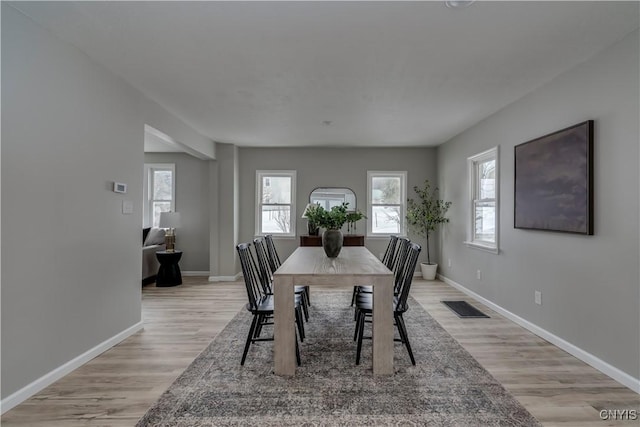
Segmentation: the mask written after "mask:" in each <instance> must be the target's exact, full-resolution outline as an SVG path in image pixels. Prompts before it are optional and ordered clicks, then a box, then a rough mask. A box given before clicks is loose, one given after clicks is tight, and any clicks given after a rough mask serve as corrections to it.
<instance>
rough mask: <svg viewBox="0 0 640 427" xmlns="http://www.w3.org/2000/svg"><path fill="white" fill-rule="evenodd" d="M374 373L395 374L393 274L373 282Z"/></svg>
mask: <svg viewBox="0 0 640 427" xmlns="http://www.w3.org/2000/svg"><path fill="white" fill-rule="evenodd" d="M373 285H374V286H373V374H374V375H392V374H393V276H389V277H376V278H375V279H374V283H373Z"/></svg>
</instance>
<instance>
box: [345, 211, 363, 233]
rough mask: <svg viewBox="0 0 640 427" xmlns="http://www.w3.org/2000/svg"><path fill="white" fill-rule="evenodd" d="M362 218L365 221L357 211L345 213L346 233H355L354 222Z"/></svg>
mask: <svg viewBox="0 0 640 427" xmlns="http://www.w3.org/2000/svg"><path fill="white" fill-rule="evenodd" d="M363 218H365V219H366V218H367V217H366V216H365V214H363V213H362V212H360V211H359V210H357V209H356V210H355V211H353V212H349V213H347V233H349V234H351V233H355V231H356V222H358V221H360V220H361V219H363Z"/></svg>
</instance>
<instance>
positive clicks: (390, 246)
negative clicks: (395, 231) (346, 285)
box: [351, 235, 398, 307]
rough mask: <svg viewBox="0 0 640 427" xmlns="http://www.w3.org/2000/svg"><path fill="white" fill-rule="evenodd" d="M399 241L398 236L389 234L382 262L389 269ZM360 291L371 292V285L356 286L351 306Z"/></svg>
mask: <svg viewBox="0 0 640 427" xmlns="http://www.w3.org/2000/svg"><path fill="white" fill-rule="evenodd" d="M397 242H398V236H393V235H392V236H389V243H387V249H385V251H384V255H383V256H382V260H381V261H382V263H383V264H384V265H386V266H387V268H388V269H389V270H391V267H392V265H393V257H394V255H395V251H396V243H397ZM360 292H371V286H367V285H364V286H354V287H353V294H352V295H351V307H353V304H355V302H356V295H357V294H358V293H360Z"/></svg>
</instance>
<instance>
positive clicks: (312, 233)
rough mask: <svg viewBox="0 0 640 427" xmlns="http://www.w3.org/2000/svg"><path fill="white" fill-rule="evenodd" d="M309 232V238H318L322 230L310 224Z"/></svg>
mask: <svg viewBox="0 0 640 427" xmlns="http://www.w3.org/2000/svg"><path fill="white" fill-rule="evenodd" d="M307 230H308V231H309V236H317V235H318V234H319V233H318V232H319V231H320V228H318V226H317V225H315V224H313V223H311V222H310V223H308V224H307Z"/></svg>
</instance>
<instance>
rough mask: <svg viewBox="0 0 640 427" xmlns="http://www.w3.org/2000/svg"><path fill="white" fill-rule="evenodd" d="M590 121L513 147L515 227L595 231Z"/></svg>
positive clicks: (583, 232) (587, 232)
mask: <svg viewBox="0 0 640 427" xmlns="http://www.w3.org/2000/svg"><path fill="white" fill-rule="evenodd" d="M592 152H593V120H589V121H586V122H583V123H579V124H577V125H574V126H571V127H569V128H566V129H563V130H560V131H558V132H554V133H552V134H549V135H546V136H543V137H540V138H537V139H534V140H532V141H528V142H525V143H523V144H520V145H517V146H516V147H515V185H514V187H515V206H514V227H515V228H528V229H536V230H550V231H563V232H567V233H580V234H589V235H591V234H593V157H592Z"/></svg>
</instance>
